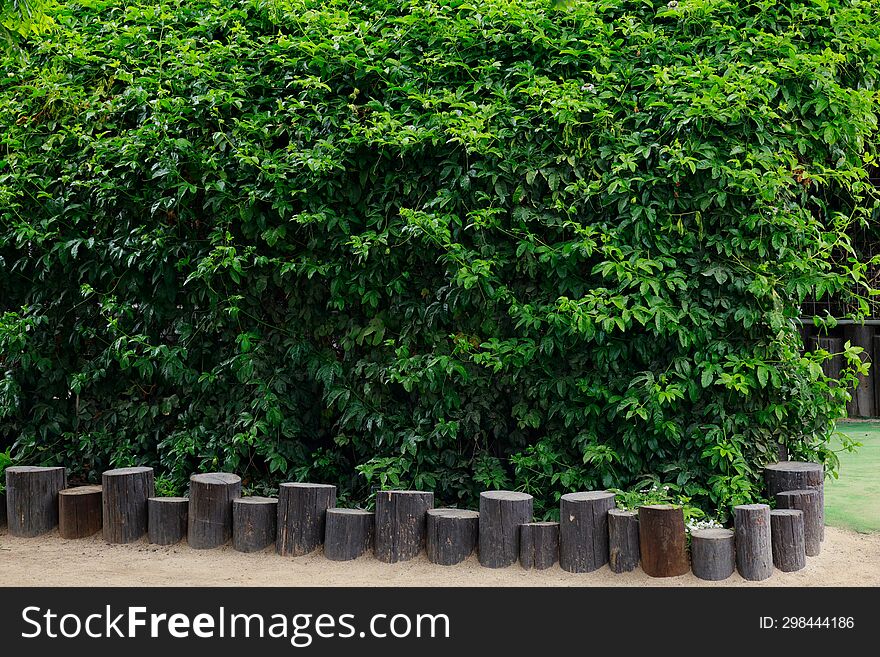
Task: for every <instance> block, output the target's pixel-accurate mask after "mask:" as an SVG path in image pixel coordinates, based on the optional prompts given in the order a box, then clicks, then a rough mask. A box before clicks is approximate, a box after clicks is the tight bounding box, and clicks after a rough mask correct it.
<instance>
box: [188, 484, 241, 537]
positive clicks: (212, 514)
mask: <svg viewBox="0 0 880 657" xmlns="http://www.w3.org/2000/svg"><path fill="white" fill-rule="evenodd" d="M239 497H241V477H239V476H238V475H235V474H231V473H228V472H208V473H205V474H194V475H192V476H191V477H190V478H189V511H188V517H187V523H188V529H187V542H188V543H189V546H190V547H191V548H195V549H196V550H209V549H211V548H215V547H220V546H221V545H225V544H226V543H228V542H229V539H230V538H232V502H233V500H237V499H238V498H239Z"/></svg>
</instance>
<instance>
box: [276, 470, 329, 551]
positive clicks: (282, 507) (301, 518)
mask: <svg viewBox="0 0 880 657" xmlns="http://www.w3.org/2000/svg"><path fill="white" fill-rule="evenodd" d="M334 506H336V486H331V485H329V484H308V483H299V482H291V483H286V484H281V486H279V487H278V535H277V538H276V541H275V551H276V552H277V553H278V554H280V555H282V556H292V557H299V556H302V555H304V554H308V553H310V552H314V551H315V550H317V549H318V548H319V547H321V545H323V544H324V525H325V522H326V517H327V509H331V508H333V507H334Z"/></svg>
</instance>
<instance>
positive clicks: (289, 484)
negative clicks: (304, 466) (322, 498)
mask: <svg viewBox="0 0 880 657" xmlns="http://www.w3.org/2000/svg"><path fill="white" fill-rule="evenodd" d="M279 488H336V486H334V485H333V484H310V483H307V482H305V481H287V482H284V483H283V484H280V485H279Z"/></svg>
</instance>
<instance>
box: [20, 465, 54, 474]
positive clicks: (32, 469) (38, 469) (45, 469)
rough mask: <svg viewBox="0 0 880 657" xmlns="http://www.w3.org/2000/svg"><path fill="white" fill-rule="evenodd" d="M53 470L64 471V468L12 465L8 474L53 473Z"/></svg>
mask: <svg viewBox="0 0 880 657" xmlns="http://www.w3.org/2000/svg"><path fill="white" fill-rule="evenodd" d="M52 470H64V468H63V467H60V466H52V467H44V466H41V465H12V466H9V467H8V468H6V472H11V473H12V474H17V473H25V472H51V471H52Z"/></svg>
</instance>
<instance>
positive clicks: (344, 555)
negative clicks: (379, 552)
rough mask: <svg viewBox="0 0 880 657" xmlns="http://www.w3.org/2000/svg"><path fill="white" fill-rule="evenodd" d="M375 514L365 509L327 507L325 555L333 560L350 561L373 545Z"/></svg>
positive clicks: (366, 551)
mask: <svg viewBox="0 0 880 657" xmlns="http://www.w3.org/2000/svg"><path fill="white" fill-rule="evenodd" d="M375 523H376V517H375V514H373V513H370V512H369V511H364V510H363V509H336V508H332V509H327V517H326V520H325V528H324V556H325V557H327V558H328V559H330V560H331V561H350V560H352V559H357V558H358V557H360V556H362V555H364V554H367V553H368V552H369V551H370V550H371V549H372V547H373V528H374V526H375Z"/></svg>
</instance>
